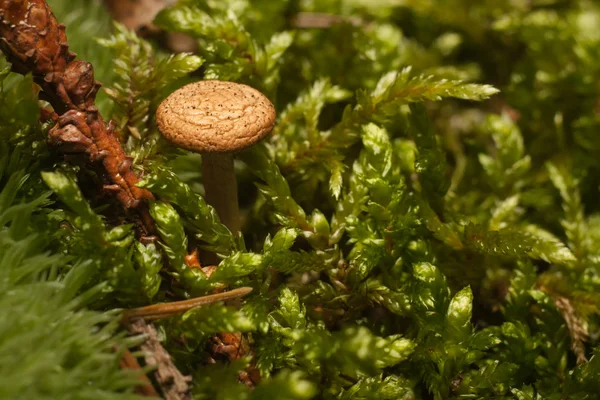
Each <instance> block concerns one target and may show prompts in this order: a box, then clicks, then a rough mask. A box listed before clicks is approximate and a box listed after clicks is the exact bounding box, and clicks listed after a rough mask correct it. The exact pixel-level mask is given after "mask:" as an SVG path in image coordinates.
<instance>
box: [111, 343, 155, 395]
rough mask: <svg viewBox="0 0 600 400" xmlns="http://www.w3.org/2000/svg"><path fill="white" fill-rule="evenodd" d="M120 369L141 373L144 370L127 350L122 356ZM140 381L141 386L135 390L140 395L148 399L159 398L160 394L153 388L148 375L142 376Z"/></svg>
mask: <svg viewBox="0 0 600 400" xmlns="http://www.w3.org/2000/svg"><path fill="white" fill-rule="evenodd" d="M119 367H121V369H130V370H133V371H141V369H142V367H141V366H140V364H139V363H138V361H137V359H136V358H135V357H134V356H133V354H131V352H130V351H129V350H127V349H125V351H124V352H123V355H122V356H121V360H119ZM139 379H140V384H139V385H138V386H136V388H135V390H136V392H137V393H138V394H141V395H142V396H146V397H159V396H158V392H157V391H156V390H155V389H154V386H152V383H151V382H150V380H149V379H148V377H147V376H146V375H144V374H140V378H139Z"/></svg>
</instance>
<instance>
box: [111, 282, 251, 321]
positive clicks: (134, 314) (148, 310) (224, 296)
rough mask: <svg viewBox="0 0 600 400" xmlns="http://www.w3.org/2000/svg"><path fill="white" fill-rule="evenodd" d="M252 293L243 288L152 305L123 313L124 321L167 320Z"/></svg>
mask: <svg viewBox="0 0 600 400" xmlns="http://www.w3.org/2000/svg"><path fill="white" fill-rule="evenodd" d="M251 291H252V288H251V287H241V288H237V289H233V290H230V291H228V292H223V293H216V294H211V295H208V296H202V297H196V298H193V299H189V300H182V301H173V302H170V303H163V304H152V305H150V306H146V307H139V308H133V309H131V310H126V311H125V312H124V313H123V317H122V319H123V320H129V319H134V318H143V319H144V320H146V321H151V320H155V319H160V318H166V317H170V316H173V315H175V314H179V313H182V312H185V311H188V310H190V309H192V308H194V307H198V306H204V305H207V304H212V303H216V302H219V301H225V300H231V299H237V298H239V297H242V296H245V295H247V294H248V293H250V292H251Z"/></svg>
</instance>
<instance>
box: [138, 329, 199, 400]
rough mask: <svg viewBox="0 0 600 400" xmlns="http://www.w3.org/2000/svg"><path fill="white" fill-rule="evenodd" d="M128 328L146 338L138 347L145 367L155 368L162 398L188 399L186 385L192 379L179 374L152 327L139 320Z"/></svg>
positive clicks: (169, 399)
mask: <svg viewBox="0 0 600 400" xmlns="http://www.w3.org/2000/svg"><path fill="white" fill-rule="evenodd" d="M128 328H129V331H130V332H131V333H134V334H143V335H145V336H146V341H145V342H144V343H142V344H141V345H140V348H141V349H142V351H143V353H144V360H145V361H146V365H148V366H151V367H155V368H156V370H155V371H154V377H155V379H156V383H157V384H158V386H159V387H160V390H161V392H162V394H163V398H165V399H166V400H187V399H190V398H191V396H190V393H189V389H190V387H189V385H188V383H189V382H191V380H192V378H191V377H190V376H186V375H183V374H182V373H181V372H179V370H178V369H177V367H176V366H175V364H174V363H173V360H172V359H171V356H170V355H169V353H167V351H166V350H165V348H164V347H163V346H162V345H161V344H160V341H159V340H158V335H157V334H156V329H154V327H153V326H152V325H147V324H146V322H144V320H143V319H141V318H137V319H136V320H135V321H132V322H130V323H129V324H128Z"/></svg>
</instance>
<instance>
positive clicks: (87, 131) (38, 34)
mask: <svg viewBox="0 0 600 400" xmlns="http://www.w3.org/2000/svg"><path fill="white" fill-rule="evenodd" d="M0 49H1V50H2V51H3V52H4V54H5V55H6V57H7V58H8V60H9V61H10V62H11V63H12V69H13V71H15V72H18V73H21V74H27V73H29V72H31V73H32V75H33V79H34V81H35V82H36V83H37V84H38V85H39V86H40V87H41V92H40V97H41V98H43V99H44V100H47V101H48V102H49V103H50V104H51V105H52V107H53V108H54V112H55V113H56V114H55V115H54V117H55V118H56V119H57V123H56V125H55V126H54V127H53V128H52V129H51V130H50V132H49V135H48V144H49V146H50V148H52V149H54V150H55V151H57V152H58V153H59V154H82V155H84V156H85V158H86V161H87V162H88V163H89V164H90V166H91V167H92V169H94V170H95V171H96V173H97V174H98V176H100V177H102V179H103V181H104V183H105V184H104V189H105V190H106V191H108V192H110V193H113V194H114V195H115V197H116V198H117V199H118V200H119V202H120V203H121V205H122V206H123V208H124V209H125V210H126V211H129V210H134V211H135V212H136V213H137V218H134V222H136V223H137V226H138V232H139V233H140V234H141V235H150V234H153V233H154V231H155V229H154V221H153V220H152V217H151V216H150V213H149V212H148V205H147V200H149V199H152V198H153V196H152V194H151V193H150V192H149V191H147V190H145V189H141V188H138V187H137V186H136V184H137V182H138V177H137V176H136V175H135V173H134V172H133V170H132V169H131V158H129V157H128V156H127V155H126V154H125V152H124V151H123V149H122V148H121V144H120V142H119V140H118V139H117V136H116V134H115V132H114V125H113V124H112V123H110V122H109V123H106V122H105V121H104V120H103V119H102V116H101V115H100V113H99V112H98V108H97V107H96V105H95V99H96V93H97V92H98V89H99V88H100V83H98V82H97V81H95V80H94V69H93V67H92V65H91V64H90V63H88V62H85V61H81V60H75V54H74V53H72V52H71V51H69V45H68V43H67V37H66V35H65V27H64V25H62V24H59V23H58V21H57V20H56V18H55V17H54V15H53V14H52V11H51V10H50V7H49V6H48V4H47V3H46V1H45V0H0ZM55 118H53V119H55Z"/></svg>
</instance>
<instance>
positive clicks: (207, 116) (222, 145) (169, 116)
mask: <svg viewBox="0 0 600 400" xmlns="http://www.w3.org/2000/svg"><path fill="white" fill-rule="evenodd" d="M156 122H157V124H158V129H159V130H160V131H161V132H162V134H163V136H164V137H165V138H166V139H167V140H169V141H170V142H172V143H173V144H175V145H177V146H178V147H182V148H184V149H187V150H191V151H194V152H198V153H202V152H214V153H228V152H233V151H237V150H241V149H243V148H245V147H248V146H250V145H252V144H254V143H256V142H258V141H259V140H261V139H262V138H264V137H265V136H266V135H267V134H268V133H269V132H270V131H271V130H272V129H273V125H274V124H275V108H274V107H273V104H271V102H270V101H269V99H267V98H266V97H265V96H264V95H263V94H262V93H261V92H259V91H258V90H256V89H254V88H252V87H250V86H247V85H242V84H240V83H234V82H222V81H199V82H195V83H191V84H189V85H186V86H184V87H182V88H181V89H179V90H176V91H175V92H173V93H172V94H171V95H170V96H169V97H167V98H166V99H165V100H164V101H163V102H162V103H161V104H160V106H159V107H158V110H157V111H156Z"/></svg>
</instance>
